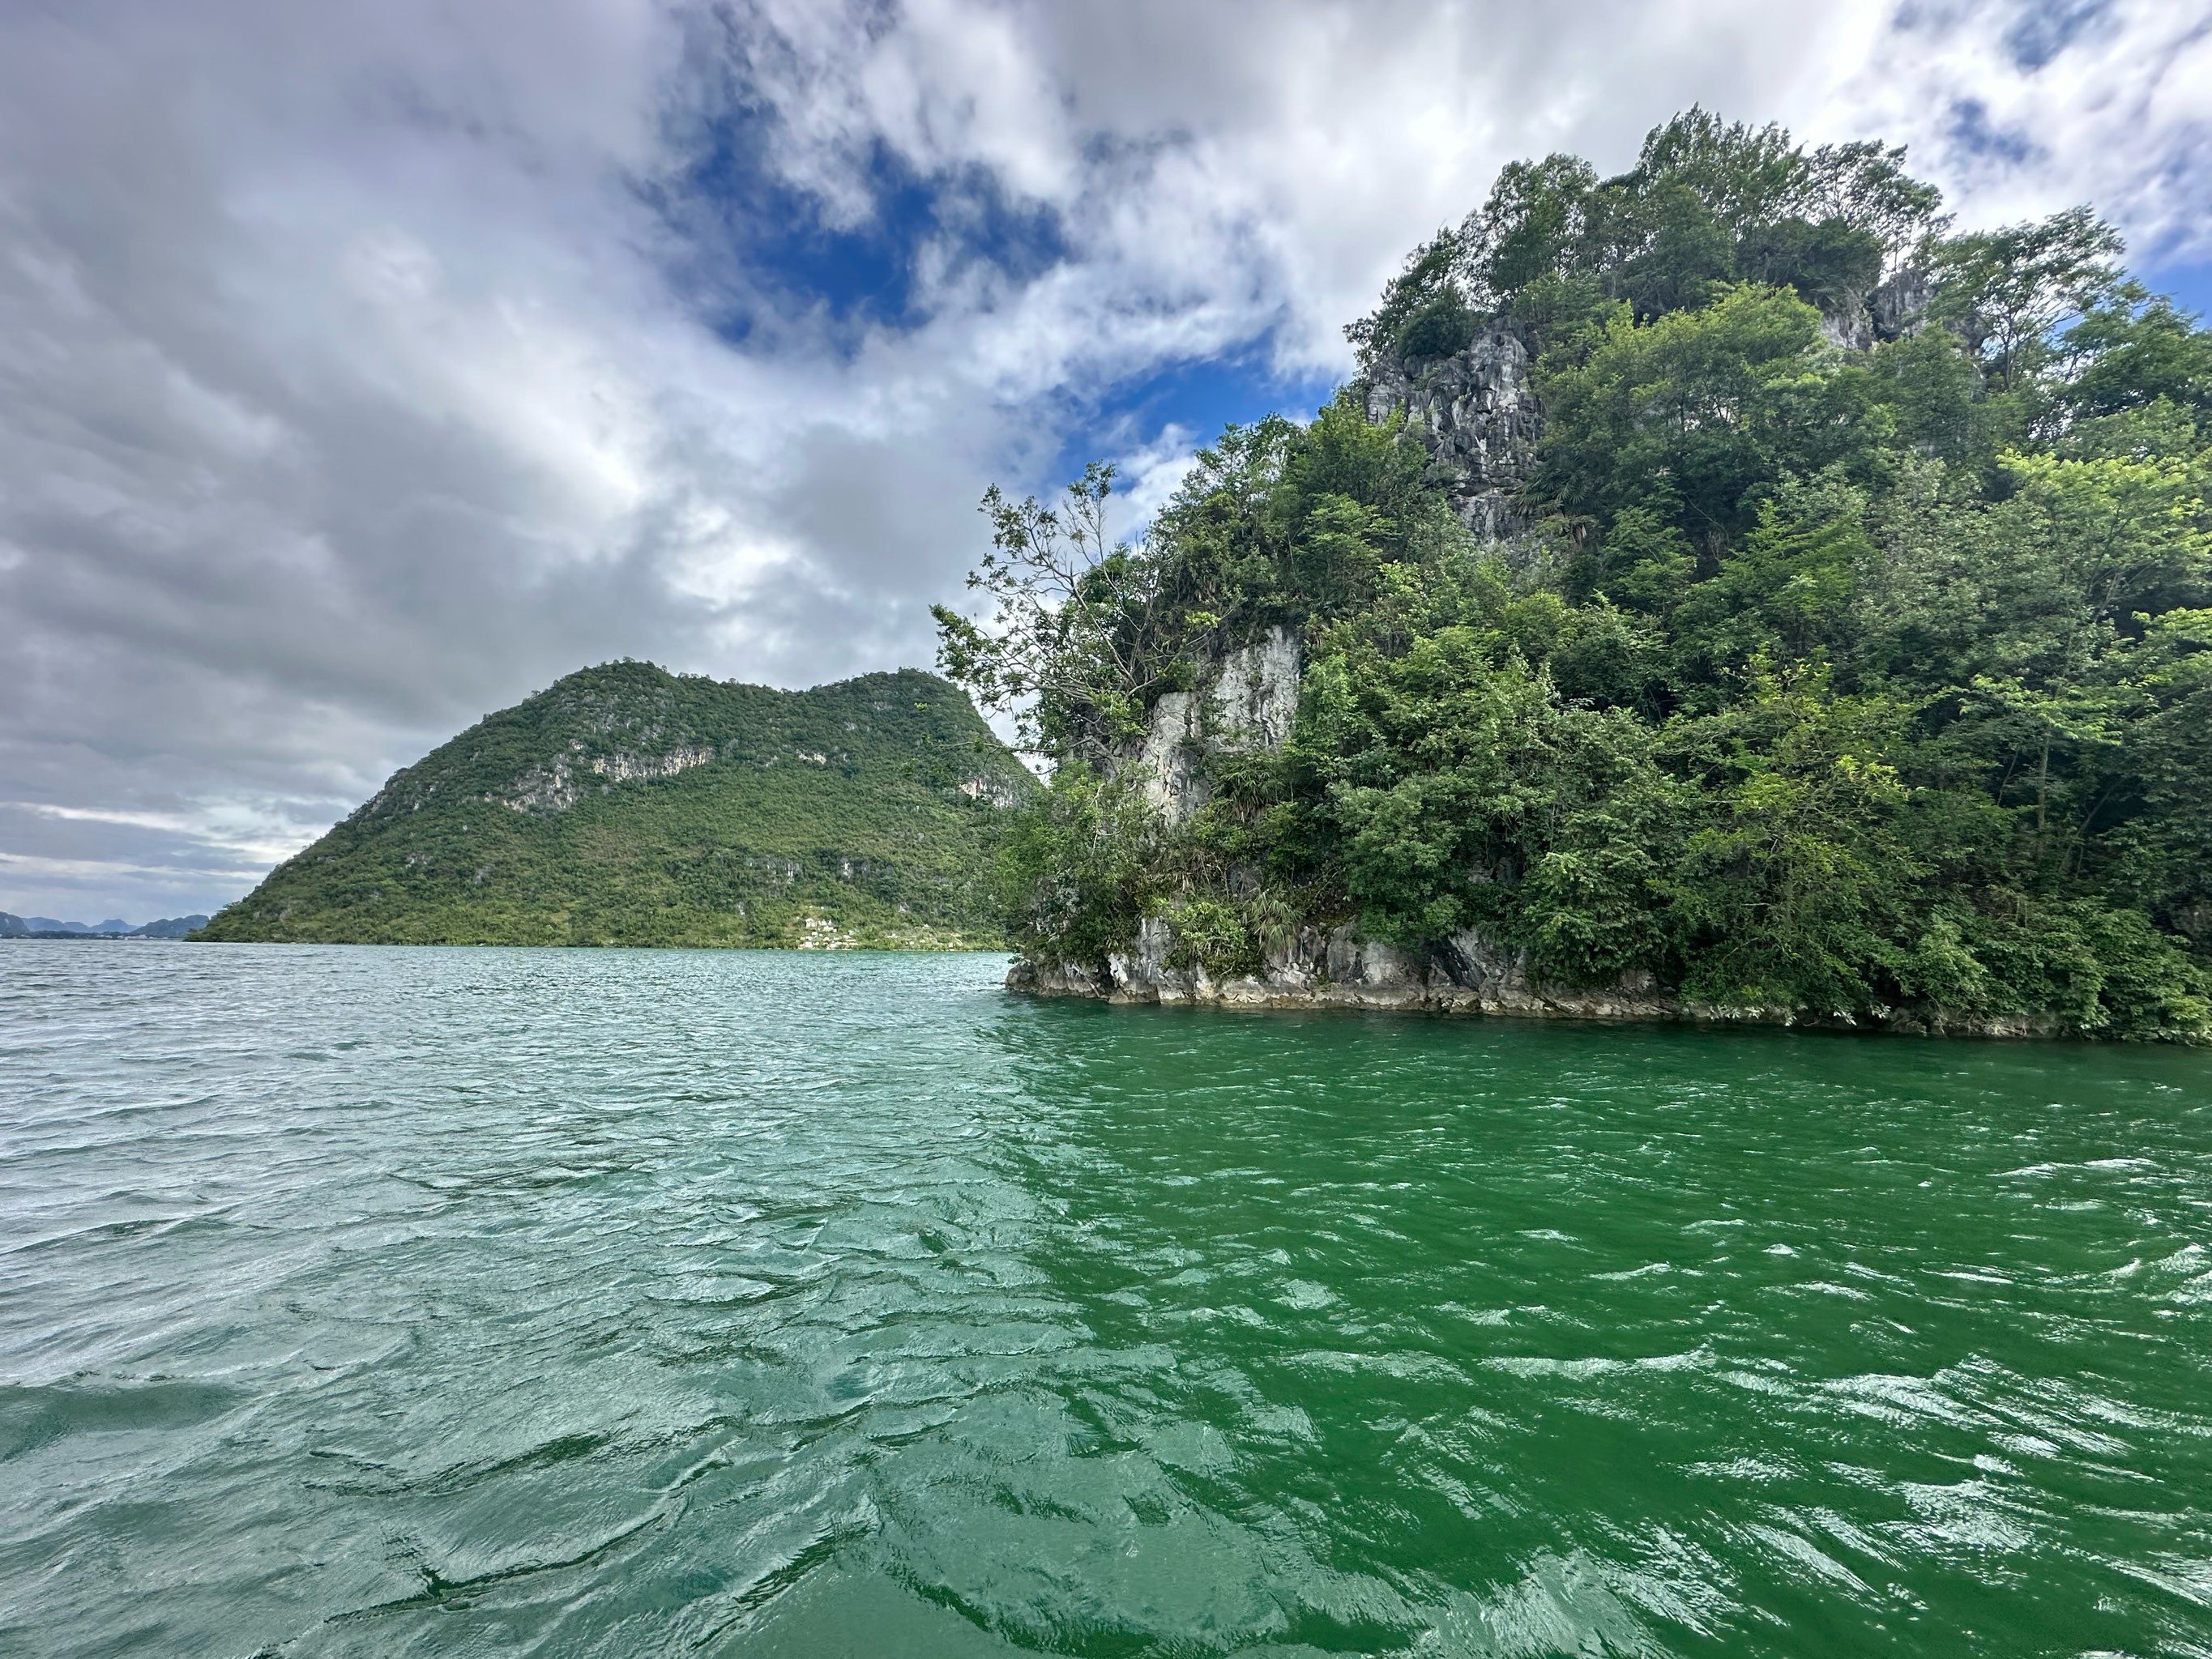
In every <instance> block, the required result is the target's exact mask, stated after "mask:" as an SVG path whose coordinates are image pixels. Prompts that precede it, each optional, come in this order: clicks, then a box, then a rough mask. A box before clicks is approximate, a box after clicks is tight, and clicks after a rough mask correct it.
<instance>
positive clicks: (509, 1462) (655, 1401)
mask: <svg viewBox="0 0 2212 1659" xmlns="http://www.w3.org/2000/svg"><path fill="white" fill-rule="evenodd" d="M0 948H4V950H5V959H6V963H7V965H8V967H9V970H10V972H9V977H8V979H7V980H6V981H5V982H4V983H0V1650H6V1651H9V1652H16V1651H21V1652H25V1653H53V1654H71V1655H76V1654H125V1653H149V1652H158V1653H178V1654H201V1653H205V1654H219V1655H240V1656H243V1655H246V1654H259V1653H270V1654H276V1653H282V1654H284V1655H288V1656H324V1655H356V1654H359V1655H377V1656H386V1655H395V1654H400V1655H404V1654H415V1653H422V1654H433V1653H435V1654H448V1653H453V1652H464V1651H465V1652H469V1653H475V1654H487V1655H489V1654H526V1653H536V1654H548V1655H554V1654H557V1655H571V1654H574V1655H607V1656H615V1655H623V1656H629V1655H636V1654H642V1653H656V1654H657V1653H678V1652H702V1653H710V1654H730V1655H737V1654H743V1655H748V1656H750V1655H762V1656H769V1655H803V1656H820V1655H834V1654H845V1653H849V1654H856V1655H858V1654H869V1655H874V1654H893V1653H896V1654H901V1655H908V1654H913V1655H924V1656H927V1655H956V1656H958V1655H989V1654H1006V1653H1009V1652H1014V1651H1020V1650H1039V1651H1049V1652H1060V1653H1071V1654H1096V1655H1106V1654H1114V1655H1139V1654H1157V1655H1163V1656H1168V1655H1173V1656H1198V1655H1206V1654H1228V1653H1239V1654H1272V1655H1277V1656H1292V1655H1304V1656H1312V1655H1316V1654H1321V1653H1406V1654H1417V1655H1424V1656H1426V1655H1484V1656H1509V1655H1510V1656H1539V1655H1548V1654H1595V1653H1600V1652H1605V1653H1620V1654H1650V1655H1667V1654H1682V1655H1690V1654H1697V1655H1711V1654H1723V1653H1725V1654H1743V1655H1761V1656H1764V1655H1775V1656H1780V1655H1802V1654H1809V1653H1825V1652H1833V1653H1851V1654H1860V1653H1884V1652H1894V1653H1900V1654H1905V1653H1922V1652H1929V1651H1942V1652H1945V1653H1960V1654H1988V1655H2015V1654H2042V1653H2048V1654H2054V1655H2057V1654H2069V1655H2071V1654H2086V1653H2128V1654H2135V1655H2150V1654H2175V1655H2182V1654H2196V1655H2207V1654H2212V1565H2208V1564H2212V1395H2208V1392H2207V1389H2206V1386H2205V1384H2206V1379H2207V1376H2208V1374H2212V1332H2208V1328H2207V1318H2208V1310H2212V1085H2208V1073H2207V1068H2206V1066H2205V1064H2204V1061H2203V1058H2202V1056H2198V1055H2191V1054H2165V1053H2147V1052H2138V1051H2131V1050H2124V1049H2089V1048H2027V1047H2013V1048H2008V1047H2003V1046H2000V1045H1972V1044H1948V1045H1938V1044H1914V1043H1908V1042H1893V1041H1878V1042H1867V1041H1856V1040H1850V1039H1838V1038H1831V1037H1824V1036H1805V1035H1792V1034H1785V1033H1758V1032H1721V1033H1699V1032H1695V1031H1680V1030H1598V1029H1591V1028H1566V1029H1555V1028H1551V1027H1547V1026H1541V1025H1525V1024H1511V1023H1509V1022H1491V1023H1464V1022H1449V1021H1425V1020H1396V1019H1389V1018H1362V1017H1358V1016H1346V1017H1321V1016H1313V1017H1307V1016H1297V1015H1291V1016H1267V1017H1250V1016H1244V1015H1238V1014H1234V1013H1218V1012H1215V1013H1205V1012H1188V1011H1171V1010H1154V1011H1141V1012H1139V1011H1127V1012H1115V1011H1106V1010H1101V1009H1097V1008H1088V1007H1072V1006H1053V1005H1040V1004H1035V1003H1029V1002H1023V1001H1019V1000H1010V999H1008V998H1006V996H1004V995H1003V994H1001V993H1000V992H999V990H998V989H997V988H996V985H995V979H996V975H997V972H998V969H999V967H1000V964H999V963H997V962H996V961H995V960H993V959H989V958H970V957H944V958H924V957H832V956H805V955H789V956H785V955H773V954H759V955H750V954H717V953H690V952H659V953H631V952H618V951H607V952H588V951H580V952H558V951H547V952H538V951H431V950H426V951H375V950H344V949H328V950H325V949H312V948H300V947H251V946H238V947H222V948H216V947H191V946H163V945H144V946H117V947H100V946H88V945H63V944H40V943H35V942H33V943H29V944H17V945H9V946H7V947H0Z"/></svg>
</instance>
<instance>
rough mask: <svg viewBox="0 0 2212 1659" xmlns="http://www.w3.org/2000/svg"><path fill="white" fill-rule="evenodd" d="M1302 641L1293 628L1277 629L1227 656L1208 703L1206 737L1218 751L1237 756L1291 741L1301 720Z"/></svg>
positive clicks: (1278, 746) (1207, 695)
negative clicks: (1292, 728) (1299, 719)
mask: <svg viewBox="0 0 2212 1659" xmlns="http://www.w3.org/2000/svg"><path fill="white" fill-rule="evenodd" d="M1298 645H1299V641H1298V636H1297V634H1295V633H1294V632H1292V631H1291V629H1287V628H1281V627H1277V628H1271V629H1268V630H1267V632H1266V633H1265V634H1263V635H1261V636H1260V637H1259V638H1258V639H1256V640H1255V641H1252V643H1251V644H1249V645H1248V646H1246V647H1244V648H1243V650H1242V651H1232V652H1231V653H1229V655H1228V657H1227V658H1226V659H1224V660H1223V662H1222V665H1221V672H1220V677H1219V678H1218V679H1216V680H1215V681H1214V683H1213V684H1212V688H1211V689H1210V690H1208V692H1207V694H1206V738H1207V740H1208V742H1209V743H1210V744H1212V747H1213V748H1214V749H1216V750H1219V751H1221V752H1224V753H1229V754H1235V753H1239V752H1242V751H1243V750H1253V749H1279V748H1281V747H1282V746H1283V745H1284V744H1286V743H1288V742H1289V741H1290V740H1291V727H1292V726H1296V725H1297V719H1298V673H1299V670H1300V668H1301V667H1302V664H1301V663H1300V661H1299V649H1298Z"/></svg>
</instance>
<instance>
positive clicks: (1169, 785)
mask: <svg viewBox="0 0 2212 1659" xmlns="http://www.w3.org/2000/svg"><path fill="white" fill-rule="evenodd" d="M1303 667H1304V659H1303V653H1302V651H1301V647H1300V641H1299V639H1298V635H1297V630H1296V629H1289V628H1280V627H1277V628H1271V629H1268V630H1267V632H1266V633H1265V634H1263V635H1261V636H1260V638H1258V639H1256V640H1255V641H1252V643H1251V644H1249V645H1248V646H1244V647H1242V648H1240V649H1238V650H1235V651H1231V652H1230V653H1228V654H1227V655H1226V656H1225V657H1223V658H1222V659H1220V660H1218V662H1212V663H1209V664H1207V665H1205V666H1204V668H1203V669H1202V670H1201V671H1200V676H1199V689H1198V690H1196V691H1195V692H1192V691H1170V692H1167V693H1164V695H1163V696H1161V698H1160V700H1159V701H1158V702H1156V703H1154V704H1153V705H1152V725H1151V726H1150V727H1149V728H1148V729H1147V730H1146V733H1145V739H1144V742H1143V744H1141V745H1140V746H1139V749H1138V750H1137V752H1136V754H1135V755H1133V757H1130V762H1129V763H1130V764H1132V765H1133V766H1135V767H1136V768H1138V769H1139V775H1140V777H1141V781H1142V783H1143V787H1144V791H1145V799H1147V800H1149V801H1150V802H1151V803H1152V805H1154V806H1155V807H1157V808H1158V809H1159V811H1160V813H1161V815H1162V816H1163V817H1165V818H1166V819H1167V821H1168V822H1169V823H1171V824H1175V823H1182V822H1183V820H1184V819H1186V818H1188V817H1190V815H1191V814H1192V813H1194V812H1195V811H1198V809H1199V808H1200V807H1201V806H1203V805H1206V800H1207V799H1208V797H1209V796H1210V795H1211V793H1212V790H1211V788H1210V787H1209V786H1208V784H1207V781H1206V757H1207V756H1208V755H1232V754H1243V753H1246V752H1249V751H1250V750H1261V749H1279V748H1281V747H1282V746H1283V744H1285V743H1287V742H1289V741H1290V737H1291V728H1292V727H1293V726H1296V725H1297V718H1298V676H1299V674H1300V672H1301V671H1302V670H1303Z"/></svg>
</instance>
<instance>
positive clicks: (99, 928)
mask: <svg viewBox="0 0 2212 1659" xmlns="http://www.w3.org/2000/svg"><path fill="white" fill-rule="evenodd" d="M207 921H208V919H207V918H206V917H205V916H175V917H172V918H169V919H167V920H165V921H149V922H148V923H147V924H146V925H145V926H144V927H132V926H131V924H130V923H129V922H127V921H124V920H122V918H120V917H112V918H110V919H109V920H108V921H101V922H85V921H55V920H54V919H53V918H52V916H11V915H9V914H8V913H7V912H6V911H4V910H0V939H182V938H184V937H185V934H187V933H191V931H192V930H193V929H194V928H196V927H206V926H207Z"/></svg>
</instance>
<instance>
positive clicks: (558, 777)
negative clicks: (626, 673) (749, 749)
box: [500, 742, 714, 812]
mask: <svg viewBox="0 0 2212 1659" xmlns="http://www.w3.org/2000/svg"><path fill="white" fill-rule="evenodd" d="M569 747H570V748H572V749H579V750H580V749H581V748H582V747H583V744H581V743H580V742H579V743H572V744H570V745H569ZM713 759H714V748H713V746H712V745H711V744H678V746H677V747H675V748H673V749H671V750H668V751H667V752H666V753H665V754H659V755H634V754H629V753H625V752H623V751H622V750H617V751H616V752H615V753H613V754H611V755H594V756H593V757H592V758H591V759H590V760H589V761H588V762H586V763H585V769H586V770H588V771H590V772H592V773H594V774H596V775H599V777H601V778H603V779H605V781H606V782H607V783H609V784H616V783H628V782H630V781H633V780H635V779H641V778H672V777H674V776H675V775H677V774H678V773H679V772H688V771H690V769H692V768H693V767H695V766H704V765H706V764H707V763H708V762H709V761H711V760H713ZM581 793H582V786H581V785H580V783H579V781H578V780H577V777H576V772H575V768H574V766H573V765H572V764H571V763H570V757H568V756H567V755H556V756H555V757H554V758H553V763H552V764H551V765H550V766H533V767H532V768H531V769H529V770H528V771H526V772H525V773H524V774H523V775H521V776H520V777H519V778H517V779H516V780H515V781H514V787H513V791H512V792H511V793H508V794H506V795H503V796H501V798H500V800H501V805H505V806H508V807H512V808H513V810H514V811H518V812H565V811H568V809H569V808H570V807H572V806H574V805H575V804H576V802H577V799H579V797H580V794H581Z"/></svg>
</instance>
